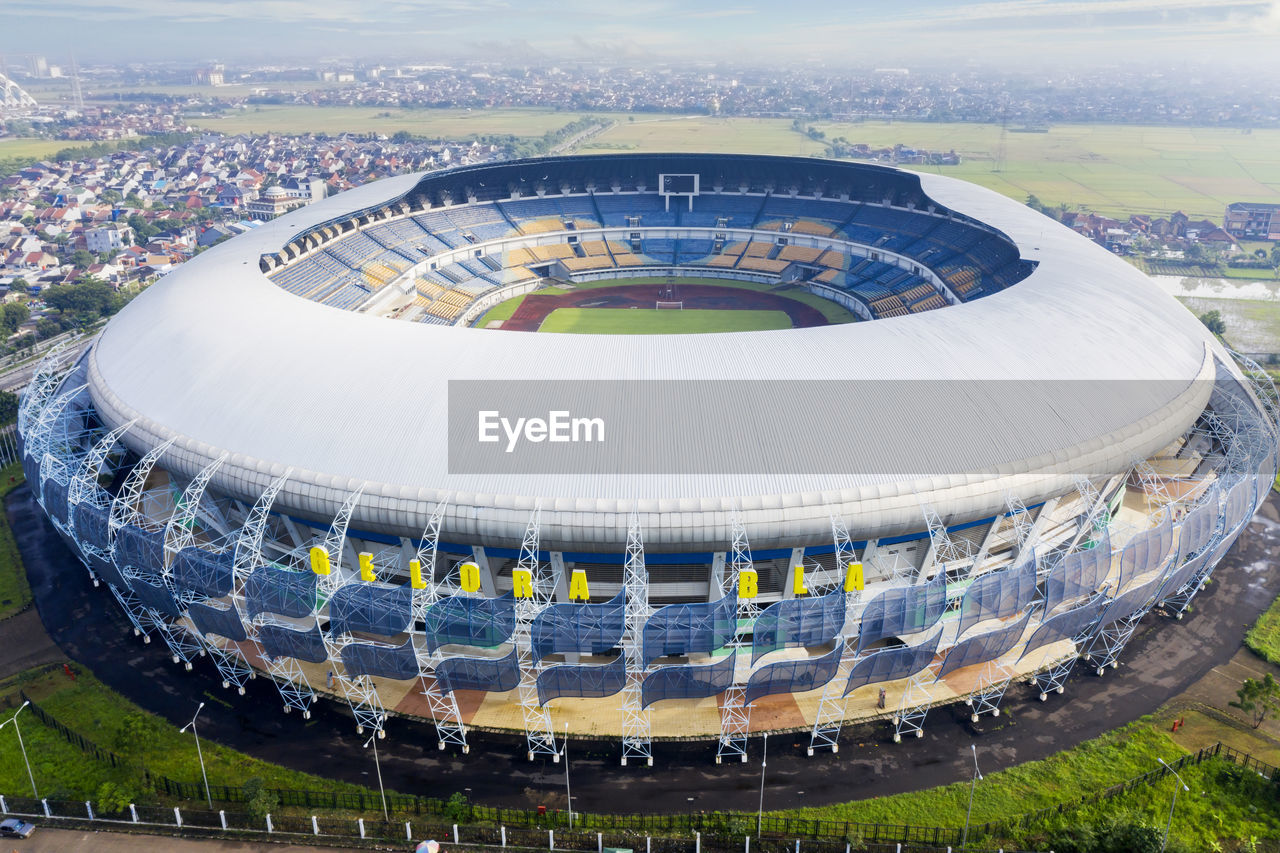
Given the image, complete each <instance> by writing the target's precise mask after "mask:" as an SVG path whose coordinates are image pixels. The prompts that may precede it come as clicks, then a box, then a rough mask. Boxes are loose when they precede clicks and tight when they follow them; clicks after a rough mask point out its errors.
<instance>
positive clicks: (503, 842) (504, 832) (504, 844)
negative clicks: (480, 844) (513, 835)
mask: <svg viewBox="0 0 1280 853" xmlns="http://www.w3.org/2000/svg"><path fill="white" fill-rule="evenodd" d="M502 846H503V847H506V846H507V828H506V827H505V826H504V827H502Z"/></svg>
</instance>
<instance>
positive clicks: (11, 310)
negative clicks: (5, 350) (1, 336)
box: [0, 302, 31, 337]
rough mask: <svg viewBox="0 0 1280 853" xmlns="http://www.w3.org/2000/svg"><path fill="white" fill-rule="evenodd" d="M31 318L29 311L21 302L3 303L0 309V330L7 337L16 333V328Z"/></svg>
mask: <svg viewBox="0 0 1280 853" xmlns="http://www.w3.org/2000/svg"><path fill="white" fill-rule="evenodd" d="M30 318H31V309H30V308H28V307H27V306H26V305H25V304H24V303H22V302H8V303H5V306H4V308H3V309H0V329H3V330H4V333H5V336H6V337H8V336H9V335H12V334H13V333H14V332H16V331H18V327H19V326H21V325H22V324H23V323H25V322H27V320H29V319H30Z"/></svg>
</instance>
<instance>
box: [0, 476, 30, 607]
mask: <svg viewBox="0 0 1280 853" xmlns="http://www.w3.org/2000/svg"><path fill="white" fill-rule="evenodd" d="M24 480H25V477H24V476H23V473H22V463H21V462H15V463H13V464H12V465H10V466H8V467H7V468H0V502H2V500H3V498H4V496H5V495H7V494H9V492H12V491H13V490H14V489H16V488H18V486H21V485H22V483H23V481H24ZM30 603H31V587H30V585H29V584H28V583H27V573H26V570H25V569H23V567H22V557H21V556H20V555H19V554H18V545H17V543H16V542H14V541H13V530H12V529H10V527H9V520H8V518H7V517H6V516H5V515H4V514H3V513H2V512H0V619H7V618H9V617H10V616H12V615H14V614H15V613H18V612H19V611H21V610H22V609H23V608H24V607H26V606H27V605H28V604H30Z"/></svg>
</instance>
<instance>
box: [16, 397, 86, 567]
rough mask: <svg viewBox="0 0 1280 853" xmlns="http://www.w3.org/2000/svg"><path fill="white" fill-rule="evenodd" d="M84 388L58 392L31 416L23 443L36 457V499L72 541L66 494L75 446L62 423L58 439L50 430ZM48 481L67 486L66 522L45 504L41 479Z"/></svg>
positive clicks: (75, 463)
mask: <svg viewBox="0 0 1280 853" xmlns="http://www.w3.org/2000/svg"><path fill="white" fill-rule="evenodd" d="M84 388H85V386H83V385H82V386H80V387H79V388H73V389H71V390H69V391H67V392H65V393H63V394H60V395H59V396H57V397H56V398H54V399H53V400H52V402H50V403H49V404H48V405H47V406H45V407H44V408H43V409H42V410H41V411H40V412H39V415H38V416H37V417H36V418H35V423H34V424H33V425H32V426H31V434H30V437H29V439H28V440H27V442H26V444H25V449H26V450H27V452H28V453H29V454H30V455H31V456H32V457H33V458H36V459H39V460H40V477H39V480H38V481H37V482H33V483H32V484H31V488H32V491H33V492H34V493H35V497H36V502H37V503H39V504H40V506H41V508H42V509H44V510H45V515H46V517H47V518H48V519H49V521H50V522H51V523H52V524H53V526H54V527H55V528H57V530H58V532H59V533H61V534H62V535H63V536H64V537H66V538H67V539H68V540H69V541H72V542H74V541H75V539H74V537H73V535H72V533H71V521H70V519H71V515H70V512H71V502H70V499H69V498H70V491H71V489H70V487H71V478H72V477H73V476H74V474H75V472H76V470H77V469H78V468H79V458H78V455H79V454H77V453H76V451H77V450H78V449H79V446H74V447H73V446H72V445H73V441H72V439H71V437H70V435H68V432H67V429H66V426H65V424H63V426H62V429H61V431H60V435H61V440H60V441H54V437H55V435H54V434H55V432H58V431H59V430H58V426H59V424H60V423H62V421H63V420H64V417H63V416H64V415H65V413H66V410H67V407H68V406H69V405H70V404H71V402H72V400H73V399H74V398H75V397H76V396H77V395H78V394H80V393H81V391H83V390H84ZM81 437H82V436H81ZM49 481H53V482H56V483H58V484H59V485H62V486H66V487H67V496H68V501H67V506H66V507H64V509H65V510H66V512H67V522H66V523H65V524H64V523H63V522H62V521H59V519H58V515H57V514H56V513H54V512H52V511H51V510H52V507H48V506H45V483H47V482H49Z"/></svg>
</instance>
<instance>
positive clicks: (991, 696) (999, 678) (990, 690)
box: [964, 647, 1016, 723]
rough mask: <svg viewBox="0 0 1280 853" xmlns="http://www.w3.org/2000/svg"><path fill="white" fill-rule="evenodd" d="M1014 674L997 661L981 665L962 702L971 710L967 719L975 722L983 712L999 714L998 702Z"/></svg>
mask: <svg viewBox="0 0 1280 853" xmlns="http://www.w3.org/2000/svg"><path fill="white" fill-rule="evenodd" d="M1015 648H1016V647H1015ZM1014 676H1015V673H1014V672H1013V671H1012V670H1010V669H1008V668H1006V667H1005V666H1002V665H1001V664H1000V663H999V662H997V661H993V660H989V661H987V662H986V664H985V665H984V666H983V667H982V673H981V674H980V675H979V676H978V683H977V686H976V688H975V689H974V691H973V692H972V693H970V694H969V695H968V696H966V697H965V699H964V703H965V704H966V705H968V706H969V707H970V708H971V709H972V711H973V713H971V714H970V715H969V719H970V720H972V721H973V722H975V723H976V722H978V717H980V716H982V715H983V714H990V715H991V716H993V717H998V716H1000V702H1001V701H1002V700H1003V699H1004V694H1005V691H1007V690H1008V689H1009V685H1010V684H1011V683H1012V682H1013V679H1014Z"/></svg>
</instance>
